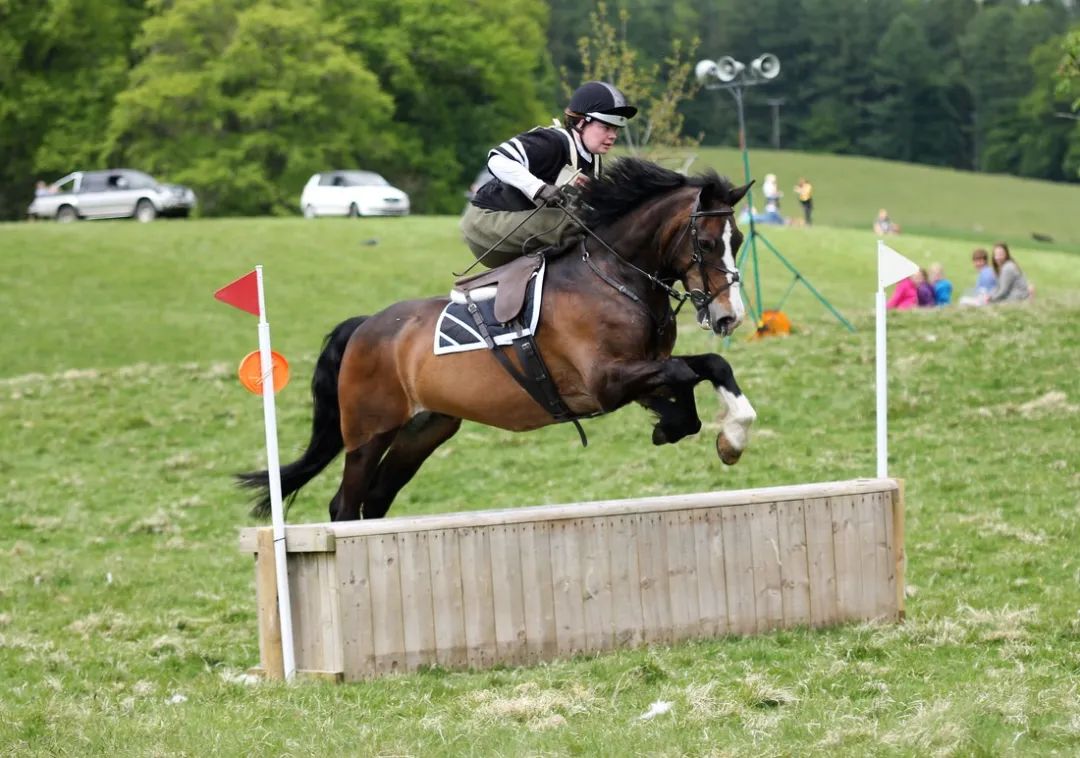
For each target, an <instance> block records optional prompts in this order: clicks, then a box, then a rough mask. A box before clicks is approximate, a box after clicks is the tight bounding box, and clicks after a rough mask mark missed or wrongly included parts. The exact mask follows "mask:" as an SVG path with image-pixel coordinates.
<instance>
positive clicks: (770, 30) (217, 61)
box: [0, 0, 1080, 218]
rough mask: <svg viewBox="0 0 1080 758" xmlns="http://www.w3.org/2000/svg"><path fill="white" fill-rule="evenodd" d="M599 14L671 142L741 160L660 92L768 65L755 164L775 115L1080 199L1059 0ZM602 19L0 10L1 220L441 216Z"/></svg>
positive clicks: (862, 148)
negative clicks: (362, 185)
mask: <svg viewBox="0 0 1080 758" xmlns="http://www.w3.org/2000/svg"><path fill="white" fill-rule="evenodd" d="M608 4H609V5H610V6H611V8H610V9H606V10H605V12H607V13H609V14H611V17H612V18H615V14H616V13H617V12H618V11H622V12H623V15H622V16H621V17H619V19H618V20H617V22H616V24H617V25H618V26H619V32H620V34H621V36H622V38H623V40H624V41H625V42H626V43H627V44H628V45H629V46H630V47H631V48H632V49H633V51H634V52H635V55H636V57H635V59H634V60H635V63H639V64H640V70H646V71H652V70H656V71H658V72H660V73H659V75H658V76H657V79H658V81H656V82H655V83H653V84H652V86H653V88H654V89H655V90H656V92H657V97H656V98H655V100H654V102H655V103H657V104H658V105H657V106H656V107H657V108H659V107H663V108H665V109H667V110H668V111H672V110H674V109H675V107H676V106H677V111H678V113H677V116H678V119H677V120H676V121H675V123H681V130H682V134H683V135H684V136H687V137H691V138H700V139H701V140H702V141H703V142H704V143H705V144H733V143H734V142H735V138H736V137H735V135H736V118H735V114H734V109H733V107H732V103H731V100H730V98H727V97H726V95H725V94H724V93H723V92H707V91H702V92H696V93H694V91H693V86H683V85H685V84H686V83H685V82H676V84H677V85H679V87H678V88H677V90H676V91H677V92H679V93H681V94H679V95H677V98H676V99H677V100H678V102H673V101H672V98H671V97H666V98H665V97H664V96H662V95H661V94H660V92H661V90H668V91H670V88H669V87H668V85H670V82H665V81H660V80H661V79H663V77H664V76H665V75H666V72H675V75H676V76H680V77H685V76H686V75H687V72H688V67H687V66H686V65H685V64H686V62H687V61H690V62H692V60H691V59H692V58H693V56H695V55H696V56H698V57H709V58H716V57H719V56H722V55H731V56H734V57H735V58H737V59H739V60H742V61H748V60H750V59H751V58H753V57H755V56H756V55H757V54H759V53H761V52H771V53H774V54H776V55H777V56H779V58H780V59H781V62H782V73H781V76H780V78H779V79H777V80H776V81H775V82H772V83H770V84H769V85H768V86H764V87H760V88H755V89H752V90H749V91H748V93H747V111H746V112H747V126H748V136H749V139H750V142H751V144H753V145H768V144H770V142H771V139H772V135H773V123H772V119H771V112H772V109H771V108H770V107H769V106H768V105H767V99H776V100H779V101H782V104H781V105H779V110H778V113H779V124H780V127H781V129H780V141H781V146H782V147H784V148H789V149H796V150H811V151H818V152H834V153H857V154H863V155H873V156H880V157H884V158H893V159H897V160H905V161H913V162H919V163H928V164H934V165H941V166H951V167H955V168H960V169H971V170H977V171H993V172H1008V173H1013V174H1018V175H1022V176H1030V177H1038V178H1045V179H1054V180H1061V181H1077V180H1078V172H1080V122H1078V121H1076V120H1075V119H1070V118H1067V117H1065V116H1067V115H1068V114H1069V113H1070V112H1071V110H1072V108H1073V106H1074V103H1075V102H1076V101H1077V100H1078V98H1080V93H1078V91H1077V90H1078V88H1080V84H1078V83H1077V81H1076V79H1075V78H1073V79H1071V80H1070V79H1068V78H1067V77H1064V76H1062V75H1060V74H1059V72H1060V71H1061V70H1063V68H1065V67H1066V65H1067V61H1066V60H1065V58H1063V56H1066V57H1067V50H1068V49H1069V48H1068V47H1067V46H1066V45H1065V43H1064V42H1063V38H1064V35H1065V34H1066V32H1067V31H1068V29H1069V27H1070V26H1072V27H1074V28H1075V27H1076V25H1077V18H1078V12H1077V10H1076V8H1075V4H1074V3H1073V2H1067V1H1066V0H1043V2H1021V1H1020V0H997V1H996V2H995V1H994V0H982V1H981V2H977V1H976V0H755V2H753V3H746V2H742V1H740V0H666V2H663V3H660V2H656V1H655V0H621V2H620V1H619V0H609V3H608ZM597 7H598V6H597V4H596V3H593V2H583V1H582V0H548V1H547V2H544V1H542V0H468V1H467V2H465V1H462V0H363V2H356V1H355V0H65V2H50V3H40V2H28V1H27V0H11V1H10V2H7V3H0V152H2V154H3V155H4V156H5V158H6V160H5V161H4V162H3V163H2V164H0V217H3V218H19V217H22V216H23V215H24V213H25V209H26V205H27V203H28V202H29V199H30V196H31V195H32V192H33V184H34V181H35V180H36V179H45V180H49V181H51V180H55V179H57V178H59V177H60V176H61V175H63V174H65V173H67V172H69V171H72V170H75V169H79V168H94V167H104V166H121V165H123V166H130V167H133V168H140V169H143V170H146V171H149V172H151V173H153V174H155V175H158V176H159V177H161V178H163V179H167V180H169V181H175V182H180V183H185V184H189V185H191V186H192V187H194V188H195V189H196V191H197V192H198V194H199V196H200V201H201V212H202V213H204V214H207V215H237V214H267V213H270V214H281V213H294V212H297V209H296V204H297V198H298V196H299V192H300V188H301V187H302V185H303V183H304V181H305V180H306V179H307V177H308V176H310V174H311V173H313V172H315V171H318V170H323V169H326V168H332V167H363V168H368V169H372V170H376V171H379V172H381V173H384V174H385V175H386V176H387V177H388V178H389V179H390V180H391V181H392V182H393V183H394V184H396V185H398V186H400V187H402V188H403V189H405V190H406V191H408V192H409V193H410V195H411V196H412V198H413V205H414V207H415V208H416V209H417V210H419V211H422V212H454V211H457V210H459V209H460V205H461V202H462V198H461V191H462V189H463V188H464V187H465V186H466V185H467V184H468V182H469V180H470V179H471V177H472V175H473V174H475V172H476V171H477V169H478V168H479V167H480V166H481V165H482V163H483V161H484V156H485V154H486V151H487V149H488V148H489V147H490V146H491V145H493V144H496V143H498V142H499V141H501V140H503V139H505V138H506V137H507V136H509V135H511V134H514V133H516V132H517V131H519V130H521V129H524V128H528V127H530V126H533V125H537V124H544V123H550V119H551V118H552V117H553V116H556V115H558V113H559V110H560V107H561V103H562V102H563V101H564V100H565V93H566V87H567V86H568V85H569V84H576V83H577V82H578V80H579V79H580V77H581V75H582V74H583V73H584V71H583V66H584V65H586V64H585V63H583V61H582V56H581V51H582V49H583V48H582V46H581V44H580V43H581V38H582V37H583V36H585V35H587V34H588V33H589V31H590V28H591V27H590V16H592V15H595V14H596V12H597ZM1074 39H1075V38H1074ZM1072 49H1073V50H1075V43H1074V47H1073V48H1072ZM673 50H675V51H679V54H680V55H681V56H682V59H681V61H674V62H673V61H672V58H671V56H672V51H673ZM1072 60H1073V61H1074V62H1075V58H1073V59H1072ZM1074 65H1075V63H1074ZM563 80H565V81H563ZM648 85H649V82H648V81H646V82H644V83H643V82H642V81H641V77H640V76H639V77H638V80H637V81H636V82H635V84H634V86H635V89H636V90H638V91H640V90H641V88H642V87H647V86H648ZM680 120H681V121H680ZM668 122H669V123H671V121H670V119H669V121H668ZM657 123H659V122H657Z"/></svg>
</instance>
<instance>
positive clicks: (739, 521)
mask: <svg viewBox="0 0 1080 758" xmlns="http://www.w3.org/2000/svg"><path fill="white" fill-rule="evenodd" d="M722 519H723V535H724V537H723V539H724V579H725V582H726V585H725V586H726V590H727V601H728V602H727V605H728V627H729V629H730V630H731V632H732V633H734V634H752V633H753V632H754V631H755V630H756V629H757V609H756V603H755V599H754V561H753V552H752V547H751V540H752V536H751V532H750V506H746V505H737V506H732V507H730V508H724V509H723V515H722Z"/></svg>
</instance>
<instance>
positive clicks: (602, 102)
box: [563, 82, 638, 154]
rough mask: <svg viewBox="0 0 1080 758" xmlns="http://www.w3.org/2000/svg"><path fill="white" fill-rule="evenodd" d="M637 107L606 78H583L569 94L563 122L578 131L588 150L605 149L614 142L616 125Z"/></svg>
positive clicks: (629, 116) (616, 134)
mask: <svg viewBox="0 0 1080 758" xmlns="http://www.w3.org/2000/svg"><path fill="white" fill-rule="evenodd" d="M637 111H638V109H637V108H635V107H634V106H632V105H627V104H626V98H625V97H624V96H623V93H621V92H619V90H618V89H616V88H615V87H614V86H613V85H611V84H608V83H607V82H585V83H584V84H582V85H581V86H580V87H578V88H577V89H576V90H575V91H574V94H573V95H571V96H570V104H569V105H568V106H567V107H566V117H565V118H564V119H563V123H564V124H566V128H567V129H574V130H575V131H576V132H577V133H578V134H580V135H581V142H582V144H584V145H585V149H586V150H588V151H589V152H590V153H594V154H595V153H600V154H603V153H606V152H607V151H608V150H610V149H611V147H612V145H614V144H615V138H616V137H617V136H618V134H619V129H621V128H622V127H624V126H626V124H627V122H628V121H629V120H630V119H632V118H633V117H634V116H635V115H637Z"/></svg>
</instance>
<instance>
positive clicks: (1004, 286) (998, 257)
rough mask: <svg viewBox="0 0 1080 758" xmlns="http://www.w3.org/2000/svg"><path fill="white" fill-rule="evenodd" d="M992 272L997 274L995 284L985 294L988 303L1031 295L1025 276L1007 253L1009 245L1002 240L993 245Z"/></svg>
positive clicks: (1023, 298) (1024, 298)
mask: <svg viewBox="0 0 1080 758" xmlns="http://www.w3.org/2000/svg"><path fill="white" fill-rule="evenodd" d="M994 274H996V275H997V286H996V287H995V288H994V291H993V292H991V293H990V294H989V295H987V297H986V301H987V302H988V303H1004V302H1007V301H1011V300H1027V299H1028V297H1030V296H1031V288H1030V286H1029V285H1028V281H1027V278H1025V277H1024V272H1022V271H1021V270H1020V267H1019V266H1018V265H1016V261H1014V260H1013V258H1012V255H1010V254H1009V246H1008V245H1006V244H1005V243H1004V242H998V243H997V244H995V245H994Z"/></svg>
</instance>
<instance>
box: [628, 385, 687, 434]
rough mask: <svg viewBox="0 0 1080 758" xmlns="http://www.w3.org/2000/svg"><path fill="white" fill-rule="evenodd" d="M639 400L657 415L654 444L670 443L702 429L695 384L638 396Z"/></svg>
mask: <svg viewBox="0 0 1080 758" xmlns="http://www.w3.org/2000/svg"><path fill="white" fill-rule="evenodd" d="M638 402H639V403H640V404H641V405H643V406H645V407H646V408H648V409H649V410H650V411H652V412H653V413H655V414H656V416H657V421H656V426H654V427H653V434H652V441H653V444H654V445H670V444H673V443H675V442H678V441H679V440H681V439H683V438H684V437H689V436H690V435H691V434H697V433H698V432H699V431H701V419H700V418H698V411H697V401H696V400H695V399H694V387H693V385H687V386H685V387H680V388H677V389H675V390H673V391H671V392H663V391H662V392H661V393H659V394H656V395H648V396H646V397H642V398H638Z"/></svg>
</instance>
